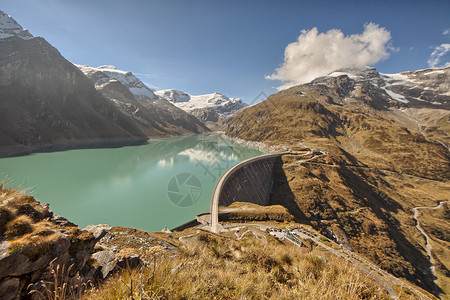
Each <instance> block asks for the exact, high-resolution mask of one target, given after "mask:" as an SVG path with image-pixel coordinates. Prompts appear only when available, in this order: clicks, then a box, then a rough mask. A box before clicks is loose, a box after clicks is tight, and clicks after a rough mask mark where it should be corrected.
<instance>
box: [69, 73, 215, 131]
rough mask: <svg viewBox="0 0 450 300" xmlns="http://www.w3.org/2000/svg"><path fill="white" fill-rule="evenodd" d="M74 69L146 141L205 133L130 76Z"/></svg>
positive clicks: (176, 108)
mask: <svg viewBox="0 0 450 300" xmlns="http://www.w3.org/2000/svg"><path fill="white" fill-rule="evenodd" d="M77 66H78V68H79V69H80V70H81V71H82V72H83V73H84V74H85V75H86V76H87V77H88V78H89V79H90V80H91V81H92V82H93V83H94V85H95V88H96V89H97V90H98V91H100V92H101V93H102V95H103V96H105V97H106V98H107V99H109V100H111V101H112V102H113V103H114V104H115V105H116V106H117V107H118V108H119V109H120V111H121V112H122V113H123V114H124V115H126V116H127V117H128V118H130V119H131V120H133V121H134V123H135V124H136V125H137V127H138V128H139V129H140V130H141V131H142V132H143V133H145V135H146V136H148V137H157V136H164V135H179V134H186V133H201V132H206V131H209V130H208V128H207V127H206V126H205V125H204V124H203V123H202V122H200V121H199V120H198V119H196V118H195V117H194V116H192V115H191V114H189V113H187V112H185V111H184V110H182V109H180V108H178V107H176V106H175V105H173V104H172V103H170V102H169V101H167V100H165V99H163V98H161V97H159V96H157V95H155V94H154V93H153V92H154V91H153V90H152V89H150V88H149V87H147V86H146V85H145V84H144V83H143V82H142V81H140V80H139V79H138V78H137V77H135V76H134V75H133V74H132V73H131V72H126V71H122V70H118V69H117V68H115V67H114V66H100V67H98V68H93V67H88V66H81V65H77Z"/></svg>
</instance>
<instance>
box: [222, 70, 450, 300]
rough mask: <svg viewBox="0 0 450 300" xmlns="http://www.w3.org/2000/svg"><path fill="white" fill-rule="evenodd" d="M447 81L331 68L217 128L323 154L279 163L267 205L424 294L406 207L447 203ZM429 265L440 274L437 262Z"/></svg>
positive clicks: (422, 258) (415, 234)
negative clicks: (284, 211) (303, 160)
mask: <svg viewBox="0 0 450 300" xmlns="http://www.w3.org/2000/svg"><path fill="white" fill-rule="evenodd" d="M448 84H449V68H446V69H430V70H421V71H415V72H406V73H401V74H395V75H386V74H380V73H378V72H377V71H376V70H375V69H373V68H364V69H346V70H338V71H336V72H333V73H331V74H330V75H329V76H324V77H320V78H317V79H315V80H313V81H312V82H310V83H307V84H303V85H299V86H295V87H292V88H290V89H287V90H284V91H281V92H279V93H277V94H275V95H272V96H270V97H269V98H268V99H267V100H266V101H263V102H261V103H259V104H257V105H254V106H252V107H249V108H246V109H244V110H243V111H241V112H238V113H237V114H236V115H234V116H233V117H232V118H231V120H229V123H228V126H227V128H226V129H225V130H226V133H227V134H228V135H230V136H232V137H238V138H242V139H246V140H252V141H259V142H261V141H262V142H266V143H268V144H271V145H280V144H281V145H285V146H286V147H288V148H290V149H292V150H296V149H302V148H303V145H306V146H308V147H310V148H315V149H320V150H322V151H325V152H326V153H327V154H326V155H324V156H323V157H321V158H319V159H317V160H314V161H310V162H306V163H298V162H297V161H296V159H295V158H294V157H290V156H284V157H283V160H282V162H281V163H280V164H279V165H278V166H277V167H276V170H275V172H276V182H275V184H274V190H273V194H272V202H273V204H283V205H284V206H286V207H288V208H289V209H290V211H291V213H292V214H293V215H294V216H295V217H296V218H297V220H298V221H302V222H306V223H310V224H311V225H313V226H314V227H315V228H317V229H318V230H322V231H323V232H324V233H328V235H329V236H331V237H333V238H334V239H335V240H337V241H339V242H340V243H341V244H342V245H343V246H344V247H349V248H351V249H353V250H355V251H357V252H359V253H361V254H363V255H365V256H366V257H367V258H369V259H371V260H372V261H373V262H375V263H377V264H378V265H380V266H381V267H382V268H384V269H386V270H388V271H390V272H392V273H393V274H395V275H396V276H400V277H404V278H407V279H408V280H410V281H412V282H414V283H416V284H418V285H419V286H422V287H424V288H426V289H427V290H429V291H431V292H432V291H435V290H436V289H435V286H434V282H433V280H432V277H433V276H432V275H431V270H430V262H429V259H428V256H427V253H426V250H425V243H424V240H423V236H422V235H421V234H420V232H419V231H418V230H417V228H416V227H415V221H414V218H413V212H412V209H413V208H414V207H416V206H435V205H436V204H437V203H438V201H441V200H446V199H448V190H449V188H450V186H449V182H448V180H449V179H450V154H449V151H448V145H449V132H450V131H449V129H448V124H449V123H450V114H449V107H448V101H449V100H450V98H449V94H448V91H449V89H448ZM443 236H445V235H443ZM438 242H442V243H445V241H438ZM447 242H448V241H447ZM436 255H437V256H439V254H436ZM439 260H442V261H443V260H445V257H438V258H437V261H439ZM436 268H437V269H438V274H441V275H439V276H448V275H445V274H448V270H447V269H446V266H445V265H444V264H438V266H436ZM439 289H440V292H441V293H446V295H449V294H450V289H449V288H448V287H445V286H440V287H439ZM439 289H438V290H439Z"/></svg>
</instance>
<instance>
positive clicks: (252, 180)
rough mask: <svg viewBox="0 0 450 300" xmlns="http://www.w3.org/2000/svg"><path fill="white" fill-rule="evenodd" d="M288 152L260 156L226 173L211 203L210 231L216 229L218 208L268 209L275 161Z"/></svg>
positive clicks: (217, 227)
mask: <svg viewBox="0 0 450 300" xmlns="http://www.w3.org/2000/svg"><path fill="white" fill-rule="evenodd" d="M289 153H290V152H282V153H271V154H264V155H260V156H257V157H253V158H250V159H247V160H244V161H242V162H240V163H238V164H237V165H235V166H233V167H232V168H231V169H229V170H228V171H227V172H226V173H225V174H223V175H222V177H221V178H220V179H219V182H218V183H217V185H216V187H215V189H214V192H213V196H212V200H211V209H210V212H211V230H212V231H213V232H218V231H219V230H220V229H219V213H218V210H219V206H229V205H230V204H232V203H234V202H251V203H254V204H258V205H262V206H266V205H269V201H270V193H271V192H272V187H273V168H274V164H275V161H276V160H277V159H278V158H279V157H281V156H282V155H285V154H289Z"/></svg>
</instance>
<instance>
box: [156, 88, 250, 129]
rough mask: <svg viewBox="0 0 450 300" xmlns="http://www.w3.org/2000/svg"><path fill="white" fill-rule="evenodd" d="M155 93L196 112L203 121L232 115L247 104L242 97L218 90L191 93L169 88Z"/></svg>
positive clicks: (184, 108) (189, 110) (182, 107)
mask: <svg viewBox="0 0 450 300" xmlns="http://www.w3.org/2000/svg"><path fill="white" fill-rule="evenodd" d="M155 94H156V95H158V96H160V97H162V98H164V99H166V100H168V101H170V102H172V103H173V104H175V105H176V106H178V107H179V108H181V109H183V110H185V111H187V112H189V113H192V114H194V115H195V116H196V117H197V118H199V119H200V120H202V121H213V122H216V121H218V120H219V119H220V118H221V117H224V116H228V115H231V114H233V113H235V112H236V111H237V110H239V109H241V108H244V107H246V106H247V104H245V103H243V102H242V101H241V99H240V98H229V97H227V96H225V95H223V94H221V93H218V92H215V93H212V94H205V95H190V94H188V93H186V92H182V91H179V90H170V89H169V90H159V91H155Z"/></svg>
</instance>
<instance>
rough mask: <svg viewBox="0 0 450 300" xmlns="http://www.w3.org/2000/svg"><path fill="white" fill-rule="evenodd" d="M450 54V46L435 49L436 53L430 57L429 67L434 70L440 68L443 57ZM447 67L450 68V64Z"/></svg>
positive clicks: (444, 45)
mask: <svg viewBox="0 0 450 300" xmlns="http://www.w3.org/2000/svg"><path fill="white" fill-rule="evenodd" d="M448 52H450V44H441V45H439V46H437V47H436V48H434V51H433V52H432V53H431V55H430V59H429V60H428V65H429V66H430V67H432V68H435V67H438V66H439V63H440V61H441V58H442V56H444V55H445V54H447V53H448ZM444 66H445V67H448V66H450V62H447V63H445V64H444Z"/></svg>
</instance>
